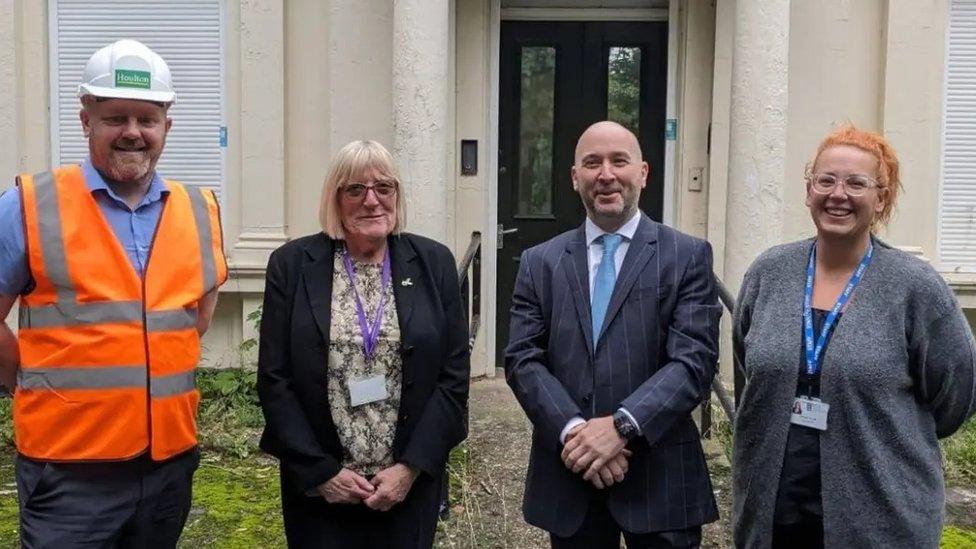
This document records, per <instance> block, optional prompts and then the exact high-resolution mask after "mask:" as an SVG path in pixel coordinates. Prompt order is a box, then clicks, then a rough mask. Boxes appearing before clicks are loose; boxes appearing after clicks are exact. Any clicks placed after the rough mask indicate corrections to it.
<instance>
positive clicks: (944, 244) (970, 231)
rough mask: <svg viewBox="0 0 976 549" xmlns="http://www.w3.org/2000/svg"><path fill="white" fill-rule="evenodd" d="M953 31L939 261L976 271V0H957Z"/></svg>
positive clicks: (952, 11) (954, 268)
mask: <svg viewBox="0 0 976 549" xmlns="http://www.w3.org/2000/svg"><path fill="white" fill-rule="evenodd" d="M948 32H949V43H948V51H947V61H946V79H945V82H946V85H945V117H944V120H945V134H944V149H943V155H942V158H943V160H942V193H941V198H940V200H941V208H940V216H939V218H940V220H939V224H940V226H939V258H940V267H941V269H942V270H943V271H955V272H976V1H973V0H952V2H951V4H950V8H949V30H948Z"/></svg>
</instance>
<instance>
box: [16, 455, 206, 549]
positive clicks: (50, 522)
mask: <svg viewBox="0 0 976 549" xmlns="http://www.w3.org/2000/svg"><path fill="white" fill-rule="evenodd" d="M199 465H200V452H199V450H198V449H196V448H194V449H193V450H190V451H188V452H186V453H183V454H181V455H179V456H176V457H174V458H172V459H170V460H167V461H165V462H158V463H157V462H153V461H152V460H151V459H149V457H148V456H146V455H143V456H140V457H138V458H135V459H132V460H129V461H119V462H100V463H55V462H45V461H36V460H33V459H29V458H26V457H23V456H17V463H16V477H17V496H18V499H19V501H20V542H21V545H22V546H23V547H25V548H28V549H35V548H37V549H40V548H49V547H50V548H58V549H72V548H81V547H85V548H96V547H97V548H103V547H104V548H129V547H131V548H137V547H138V548H144V547H145V548H160V549H162V548H166V549H169V548H172V547H176V542H177V540H179V538H180V533H181V532H182V531H183V525H184V524H185V523H186V517H187V515H188V514H189V512H190V503H191V499H192V484H193V473H194V472H195V471H196V469H197V467H198V466H199Z"/></svg>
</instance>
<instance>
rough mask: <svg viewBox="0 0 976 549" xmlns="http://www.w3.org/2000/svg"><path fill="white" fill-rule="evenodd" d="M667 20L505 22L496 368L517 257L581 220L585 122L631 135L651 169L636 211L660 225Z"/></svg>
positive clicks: (502, 346)
mask: <svg viewBox="0 0 976 549" xmlns="http://www.w3.org/2000/svg"><path fill="white" fill-rule="evenodd" d="M667 33H668V30H667V23H664V22H660V23H658V22H654V23H613V22H589V23H586V22H552V23H549V22H521V21H503V22H502V28H501V59H500V61H501V67H500V81H499V94H500V97H499V109H500V112H499V152H498V223H499V231H500V233H504V234H500V235H499V247H498V290H497V291H498V315H497V317H498V320H497V339H496V341H497V343H496V351H497V353H496V357H497V363H498V365H499V366H501V365H502V364H503V363H504V350H505V345H506V344H507V343H508V328H509V326H508V323H509V308H510V306H511V297H512V288H513V287H514V283H515V275H516V274H517V273H518V261H519V256H520V255H521V254H522V251H523V250H525V249H526V248H529V247H531V246H533V245H535V244H538V243H540V242H543V241H545V240H548V239H550V238H552V237H554V236H556V235H557V234H559V233H561V232H563V231H567V230H569V229H572V228H574V227H578V226H579V225H580V224H581V223H582V222H583V219H584V217H585V213H584V210H583V205H582V203H581V202H580V198H579V195H578V194H576V193H575V192H574V191H573V184H572V179H571V176H570V168H571V167H572V165H573V153H574V149H575V147H576V140H577V139H579V135H580V134H581V133H582V132H583V130H584V129H585V128H586V127H587V126H589V125H590V124H592V123H594V122H597V121H600V120H607V119H610V120H615V121H617V122H620V123H621V124H623V125H624V126H627V127H628V128H630V129H631V131H633V132H634V133H635V134H636V135H637V138H638V140H639V141H640V144H641V151H642V152H643V155H644V159H645V160H646V161H647V162H648V163H649V164H650V166H651V171H650V175H649V176H648V180H647V187H646V188H645V189H644V191H643V193H642V194H641V199H640V207H641V210H643V211H644V212H645V213H647V214H648V215H649V216H650V217H651V218H653V219H656V220H660V219H661V211H662V206H663V187H664V137H665V136H664V127H665V113H666V110H665V109H666V104H665V102H666V89H667V58H668V55H667Z"/></svg>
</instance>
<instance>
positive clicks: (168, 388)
mask: <svg viewBox="0 0 976 549" xmlns="http://www.w3.org/2000/svg"><path fill="white" fill-rule="evenodd" d="M195 388H196V372H195V371H194V370H190V371H189V372H181V373H179V374H172V375H168V376H159V377H154V378H152V379H150V380H149V394H150V395H151V396H152V397H153V398H159V397H168V396H174V395H179V394H183V393H188V392H190V391H192V390H193V389H195Z"/></svg>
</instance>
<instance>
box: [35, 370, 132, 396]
mask: <svg viewBox="0 0 976 549" xmlns="http://www.w3.org/2000/svg"><path fill="white" fill-rule="evenodd" d="M17 385H18V386H19V387H20V388H21V389H49V390H58V389H142V388H144V387H145V386H146V367H145V366H139V365H137V366H92V367H87V368H78V367H64V366H61V367H57V368H22V369H21V370H20V372H18V374H17Z"/></svg>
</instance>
